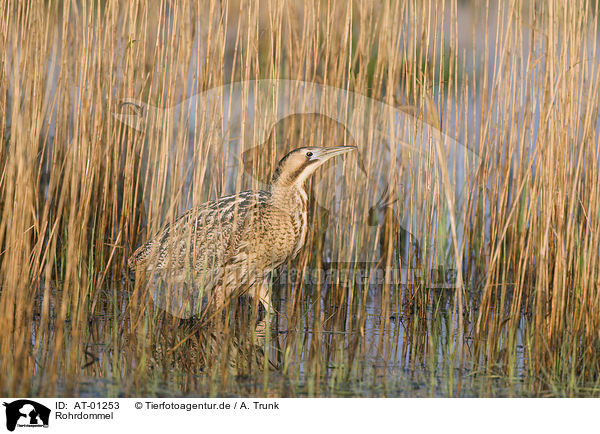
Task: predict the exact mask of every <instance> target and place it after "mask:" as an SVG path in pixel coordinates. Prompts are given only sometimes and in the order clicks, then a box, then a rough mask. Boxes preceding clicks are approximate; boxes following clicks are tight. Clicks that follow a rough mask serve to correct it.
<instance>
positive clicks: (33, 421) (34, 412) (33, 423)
mask: <svg viewBox="0 0 600 434" xmlns="http://www.w3.org/2000/svg"><path fill="white" fill-rule="evenodd" d="M4 406H5V407H6V429H7V430H9V431H14V430H15V428H16V427H28V428H35V427H45V428H47V427H48V422H49V419H50V409H49V408H48V407H45V406H43V405H42V404H39V403H37V402H35V401H31V400H29V399H19V400H17V401H13V402H9V403H7V402H5V403H4Z"/></svg>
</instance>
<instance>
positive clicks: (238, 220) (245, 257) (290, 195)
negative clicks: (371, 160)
mask: <svg viewBox="0 0 600 434" xmlns="http://www.w3.org/2000/svg"><path fill="white" fill-rule="evenodd" d="M355 149H356V148H355V147H349V146H342V147H332V148H318V147H306V148H298V149H295V150H293V151H291V152H289V153H288V154H287V155H286V156H285V157H283V158H282V159H281V161H280V162H279V164H278V165H277V167H276V169H275V172H274V173H273V177H272V179H271V185H270V188H269V189H268V190H267V191H263V190H260V191H245V192H242V193H239V194H237V195H231V196H225V197H221V198H219V199H217V200H214V201H211V202H207V203H204V204H202V205H200V206H199V207H196V208H193V209H191V210H189V211H188V212H186V213H185V214H183V215H182V216H180V217H178V218H177V219H176V220H175V221H174V222H173V223H172V224H169V225H167V226H165V227H164V228H163V229H162V230H161V231H160V232H159V233H158V234H157V235H156V236H155V237H154V238H153V239H152V240H150V241H148V242H147V243H146V244H144V245H143V246H141V247H140V248H139V249H137V250H136V251H135V253H134V254H133V255H132V256H131V257H130V258H129V261H128V263H129V266H130V267H131V268H134V269H136V270H146V271H148V272H151V273H155V274H157V275H160V276H164V277H167V278H169V279H172V280H174V281H177V282H186V283H191V284H192V285H195V286H201V287H202V288H203V290H204V291H206V293H207V294H212V295H211V297H212V298H213V300H214V301H215V302H216V303H217V304H219V305H221V304H223V303H224V302H225V300H226V299H227V298H228V297H230V296H231V295H232V294H233V293H234V292H235V293H236V294H242V293H245V292H249V293H250V295H252V296H253V297H258V299H259V300H260V301H261V303H262V304H263V305H264V306H265V308H267V309H270V298H269V293H268V285H267V283H266V277H267V276H268V274H269V273H270V272H271V271H272V270H273V269H275V268H277V267H278V266H279V265H281V264H282V263H284V262H285V261H286V260H288V259H289V258H292V257H294V256H295V255H296V254H297V253H298V251H299V250H300V249H301V248H302V246H303V245H304V243H305V241H306V233H307V224H308V222H307V194H306V191H305V189H304V183H305V181H306V179H307V178H308V177H309V176H310V175H311V174H312V173H313V172H314V171H315V170H316V169H317V168H318V167H319V166H321V165H322V164H323V163H324V162H325V161H327V160H329V159H330V158H332V157H335V156H337V155H340V154H342V153H345V152H349V151H352V150H355Z"/></svg>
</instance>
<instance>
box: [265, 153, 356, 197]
mask: <svg viewBox="0 0 600 434" xmlns="http://www.w3.org/2000/svg"><path fill="white" fill-rule="evenodd" d="M356 149H357V148H356V146H337V147H330V148H319V147H316V146H310V147H305V148H298V149H294V150H293V151H290V152H288V153H287V155H286V156H285V157H283V158H282V159H281V161H280V162H279V164H277V167H276V168H275V172H274V173H273V177H272V178H271V185H273V186H277V187H291V186H294V185H295V186H298V187H301V186H302V185H303V184H304V182H305V181H306V180H307V179H308V177H309V176H310V175H312V174H313V173H314V172H315V170H317V169H318V168H319V167H320V166H322V165H323V164H324V163H325V162H326V161H328V160H330V159H331V158H333V157H336V156H338V155H341V154H345V153H346V152H351V151H356Z"/></svg>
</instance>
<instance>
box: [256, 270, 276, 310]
mask: <svg viewBox="0 0 600 434" xmlns="http://www.w3.org/2000/svg"><path fill="white" fill-rule="evenodd" d="M268 282H269V278H268V277H267V278H265V279H264V280H261V281H260V282H258V283H256V284H255V285H254V286H253V287H252V289H250V295H251V296H252V298H254V299H258V301H260V303H261V304H262V305H263V307H264V308H265V311H267V312H268V313H269V314H271V315H274V314H275V309H273V306H272V305H271V296H270V295H269V289H270V288H269V283H268Z"/></svg>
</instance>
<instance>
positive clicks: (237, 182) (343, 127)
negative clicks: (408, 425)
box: [0, 0, 600, 396]
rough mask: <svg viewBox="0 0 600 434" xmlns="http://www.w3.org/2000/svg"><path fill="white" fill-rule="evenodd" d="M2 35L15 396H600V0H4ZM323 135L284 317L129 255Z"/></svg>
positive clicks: (0, 234) (1, 201) (5, 346)
mask: <svg viewBox="0 0 600 434" xmlns="http://www.w3.org/2000/svg"><path fill="white" fill-rule="evenodd" d="M0 53H2V54H3V55H2V58H1V63H0V141H1V142H0V216H1V220H0V330H2V333H1V334H0V363H1V366H2V370H1V373H0V391H1V393H2V394H4V395H11V396H17V395H19V396H23V395H34V396H55V395H64V396H79V395H96V396H135V395H161V396H164V395H181V394H185V395H211V396H223V395H260V396H396V395H402V396H431V395H436V396H597V395H599V394H600V393H599V392H600V385H599V381H600V377H599V375H600V311H599V309H600V299H599V295H600V291H599V282H600V273H599V270H600V264H599V262H598V261H599V258H600V255H599V251H598V246H599V245H600V243H599V234H600V200H599V197H600V193H599V187H600V181H599V179H600V178H599V177H598V171H599V167H598V165H599V163H600V155H599V147H598V134H599V131H600V122H599V119H600V118H599V113H598V107H599V102H598V98H599V95H600V91H599V88H598V87H599V84H600V80H599V78H600V61H599V59H600V55H599V53H598V9H597V3H596V2H592V1H586V0H577V1H570V2H566V1H549V2H529V1H512V2H504V1H498V2H495V1H488V2H465V1H425V2H421V1H386V2H368V1H367V2H365V1H360V2H358V1H357V2H349V3H346V2H333V1H310V2H300V1H285V2H280V1H261V2H250V1H235V0H230V1H228V0H225V1H217V0H207V1H206V2H202V4H197V3H195V2H190V3H187V2H159V1H156V2H141V1H135V0H134V1H130V2H114V1H92V2H77V1H68V0H65V1H45V2H43V1H31V2H18V1H12V0H7V1H4V2H1V3H0ZM313 85H315V86H317V87H316V88H315V87H314V86H313ZM265 86H266V87H265ZM264 89H267V90H270V93H269V91H267V92H265V91H264ZM315 92H316V94H318V95H320V97H319V98H318V99H317V103H316V104H315V102H314V101H315V99H314V98H315ZM306 95H308V98H306ZM302 98H305V100H304V101H303V102H302V103H299V102H298V101H300V100H302ZM307 100H308V102H307ZM290 101H295V102H294V103H291V102H290ZM124 102H125V103H126V104H123V103H124ZM286 104H287V105H286ZM294 104H296V105H297V106H299V107H301V109H299V110H297V111H294V110H290V111H289V112H287V113H285V116H281V117H278V116H277V113H278V109H280V108H281V105H283V106H284V107H290V106H292V105H294ZM423 137H427V138H425V139H423ZM308 145H314V146H323V145H331V146H334V145H356V146H358V148H359V156H348V158H344V159H343V161H339V162H337V163H336V164H335V165H331V166H330V167H329V169H328V170H322V171H321V172H319V174H318V175H317V176H316V177H315V178H314V179H313V180H312V181H311V182H310V185H309V189H310V191H311V198H312V199H311V216H312V221H313V224H312V226H311V229H310V230H311V231H310V237H309V241H308V244H307V246H306V247H305V248H304V249H303V250H302V252H301V253H300V254H299V255H298V257H297V258H295V259H294V260H293V261H291V262H290V263H288V264H286V265H285V266H284V267H283V268H282V269H281V270H279V271H278V272H276V273H274V275H273V292H274V300H275V305H276V308H277V310H278V312H279V314H278V315H275V316H274V317H272V316H268V317H266V318H264V316H263V315H262V314H261V312H257V311H256V309H255V307H256V306H253V304H252V303H251V302H250V303H249V302H248V300H245V299H240V300H234V301H233V303H232V306H231V308H230V309H228V310H227V311H226V315H225V317H224V320H223V322H222V323H221V324H220V325H219V327H211V326H210V324H207V323H205V322H201V321H199V320H198V319H197V318H195V317H193V318H187V319H184V318H181V317H180V316H177V315H172V314H170V313H169V312H166V311H165V309H164V306H161V305H160V303H157V302H156V299H155V298H154V297H153V288H152V287H151V286H148V285H144V284H142V283H140V282H139V280H135V281H134V280H133V279H132V277H131V275H130V272H129V270H128V269H127V258H128V256H129V255H130V254H131V253H132V252H133V250H135V248H136V247H137V246H139V245H140V244H141V243H142V242H144V241H146V240H147V239H148V238H149V237H150V236H151V235H153V234H155V233H156V232H157V231H158V229H159V228H160V227H161V226H162V225H164V224H165V223H166V222H169V221H172V220H173V219H174V218H175V217H176V216H177V215H179V214H180V213H181V212H183V211H184V210H186V209H188V208H189V207H191V206H193V204H200V203H202V202H204V201H206V200H209V199H214V198H216V197H219V196H221V195H225V194H230V193H234V192H236V191H242V190H244V189H247V188H264V185H265V183H266V182H267V180H268V179H269V175H270V173H271V172H272V170H273V168H274V165H275V164H276V162H277V161H278V159H279V158H280V157H281V156H282V155H283V153H284V152H286V151H287V150H289V149H293V148H295V147H298V146H308ZM461 155H462V156H461Z"/></svg>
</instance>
